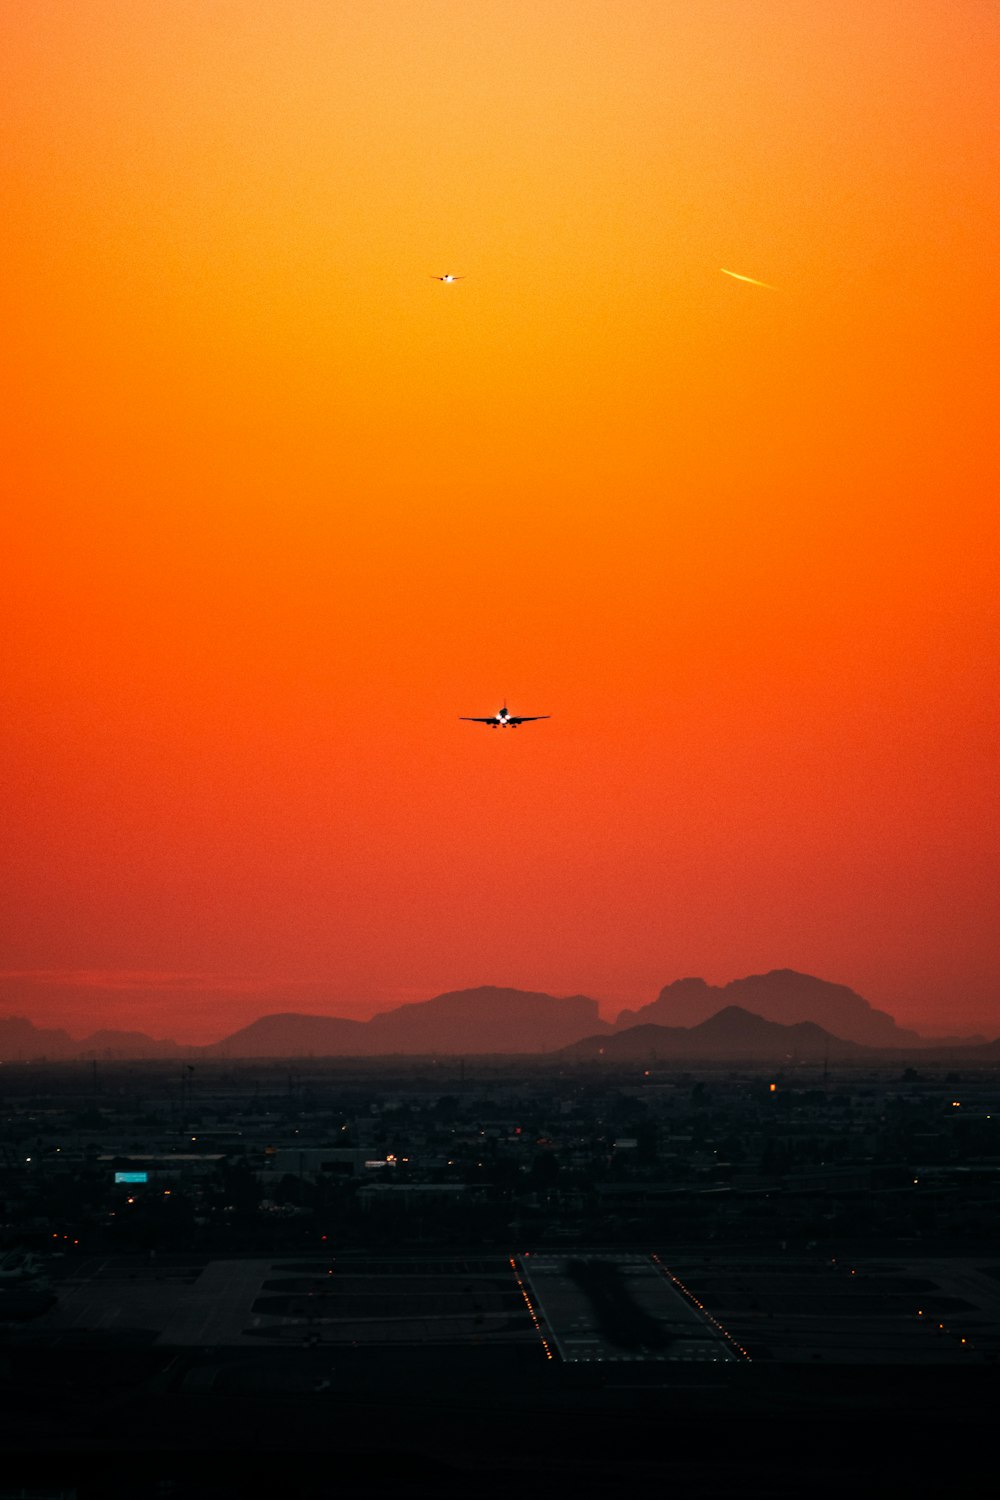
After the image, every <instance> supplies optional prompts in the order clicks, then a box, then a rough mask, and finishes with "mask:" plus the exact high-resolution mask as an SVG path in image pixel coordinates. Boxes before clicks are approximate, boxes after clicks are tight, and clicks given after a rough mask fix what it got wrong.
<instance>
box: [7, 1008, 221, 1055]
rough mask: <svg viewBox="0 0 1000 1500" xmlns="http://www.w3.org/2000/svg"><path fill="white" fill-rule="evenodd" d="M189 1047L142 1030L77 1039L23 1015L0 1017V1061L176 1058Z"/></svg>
mask: <svg viewBox="0 0 1000 1500" xmlns="http://www.w3.org/2000/svg"><path fill="white" fill-rule="evenodd" d="M190 1050H191V1049H190V1048H187V1047H181V1046H179V1045H178V1043H177V1042H172V1041H170V1040H169V1039H167V1040H164V1041H156V1040H154V1038H153V1037H151V1036H146V1035H145V1033H144V1032H141V1031H95V1032H94V1033H93V1034H92V1035H91V1036H87V1037H84V1038H83V1040H82V1041H80V1042H78V1041H76V1040H75V1038H74V1037H71V1036H70V1034H69V1032H68V1031H59V1030H52V1031H49V1030H45V1029H44V1028H43V1027H41V1026H35V1025H34V1023H33V1022H31V1021H28V1020H26V1019H25V1017H24V1016H4V1017H0V1062H41V1061H43V1060H46V1061H49V1062H70V1061H74V1060H77V1059H86V1060H87V1061H89V1060H90V1059H91V1058H97V1059H98V1060H101V1059H118V1058H122V1059H124V1058H158V1057H179V1056H182V1055H183V1054H185V1053H186V1052H188V1051H190Z"/></svg>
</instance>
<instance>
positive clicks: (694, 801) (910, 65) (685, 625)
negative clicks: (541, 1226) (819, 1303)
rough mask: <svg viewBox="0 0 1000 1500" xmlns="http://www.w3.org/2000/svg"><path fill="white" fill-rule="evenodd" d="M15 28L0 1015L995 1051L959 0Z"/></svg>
mask: <svg viewBox="0 0 1000 1500" xmlns="http://www.w3.org/2000/svg"><path fill="white" fill-rule="evenodd" d="M0 27H2V33H3V34H2V36H0V100H2V103H0V111H2V115H3V124H4V136H5V143H4V149H3V152H2V166H0V173H2V204H0V207H2V213H3V221H4V224H5V228H6V232H5V235H4V241H5V243H4V245H3V249H2V257H3V264H2V266H0V297H2V299H3V308H2V317H3V326H4V329H5V344H6V346H7V358H6V360H5V362H4V365H5V369H4V376H3V378H4V382H5V390H4V393H3V401H2V421H3V469H4V472H5V476H6V487H7V489H8V490H9V492H10V496H11V498H10V501H9V502H8V503H7V504H6V505H5V508H4V511H3V520H2V528H3V529H2V537H3V549H2V557H3V571H4V578H3V588H2V590H0V611H2V619H3V629H4V635H5V638H6V640H7V642H8V645H7V646H6V647H5V649H4V669H3V671H4V696H5V698H6V700H7V702H8V704H9V709H8V712H7V729H6V732H5V734H4V737H3V740H4V745H3V751H2V754H3V778H4V787H5V792H4V799H3V800H4V804H5V812H4V823H5V824H6V834H5V843H6V849H7V852H6V854H5V856H4V874H3V888H2V891H0V896H2V900H3V906H4V910H5V912H6V914H7V915H6V919H5V923H4V926H5V929H6V936H5V938H4V941H3V949H2V952H0V968H2V969H3V970H4V971H5V972H6V977H5V978H4V979H3V981H2V986H0V1012H19V1013H27V1014H29V1015H31V1016H32V1018H33V1019H35V1020H36V1021H37V1022H38V1024H45V1025H65V1026H67V1027H68V1028H69V1029H70V1030H73V1031H75V1032H77V1033H80V1032H82V1031H85V1030H87V1029H90V1028H91V1027H92V1026H95V1025H114V1026H129V1027H138V1028H141V1029H147V1030H149V1031H151V1032H153V1033H154V1034H166V1033H169V1034H173V1035H176V1036H178V1037H181V1038H184V1039H191V1040H206V1039H209V1038H211V1037H214V1036H217V1035H220V1034H222V1033H223V1032H225V1031H228V1030H231V1029H233V1028H234V1027H235V1026H237V1025H240V1024H243V1023H244V1022H246V1021H247V1020H249V1019H251V1018H252V1017H253V1016H254V1015H256V1014H259V1013H260V1012H262V1011H264V1010H272V1009H309V1010H326V1011H328V1012H332V1013H340V1014H345V1015H366V1014H368V1013H370V1012H371V1011H372V1010H375V1009H384V1008H386V1007H387V1006H389V1005H392V1004H396V1003H399V1002H401V1001H403V1000H409V999H421V998H425V997H426V996H428V995H431V994H434V993H436V992H438V991H440V990H444V989H451V988H458V987H462V986H466V985H473V984H479V983H496V984H512V985H517V986H521V987H524V988H532V989H546V990H550V991H553V992H556V993H569V992H573V991H583V992H585V993H589V994H592V995H594V996H595V997H596V998H598V999H599V1000H600V1001H601V1003H602V1008H603V1009H604V1011H605V1012H606V1013H607V1014H608V1015H613V1014H614V1013H615V1012H616V1011H617V1010H618V1009H619V1008H620V1007H621V1006H623V1005H635V1004H638V1003H643V1002H645V1001H647V1000H649V999H652V998H653V997H654V995H655V994H656V992H657V991H658V989H659V987H660V986H661V985H662V984H664V983H666V982H668V981H670V980H672V979H674V978H677V977H679V976H682V975H688V974H701V975H704V976H705V977H706V978H708V979H710V980H712V981H713V982H723V981H725V980H727V979H730V978H733V977H736V976H739V975H743V974H746V973H750V972H759V971H761V970H764V969H768V968H775V967H794V968H800V969H804V970H807V971H810V972H813V973H816V974H819V975H821V976H823V977H825V978H829V979H832V980H836V981H839V982H843V983H847V984H851V985H853V986H854V987H855V988H856V989H858V990H860V991H861V992H862V993H863V994H864V995H866V996H867V997H868V998H869V999H870V1000H871V1001H872V1002H873V1003H875V1004H878V1005H880V1006H882V1007H884V1008H887V1009H889V1010H891V1011H892V1012H893V1013H894V1014H896V1015H897V1017H898V1018H899V1019H900V1020H901V1021H903V1022H904V1023H910V1024H916V1025H918V1026H928V1027H931V1026H936V1027H948V1028H950V1027H954V1028H956V1029H962V1028H971V1027H978V1028H979V1029H983V1030H985V1031H987V1032H988V1033H989V1034H990V1035H996V1034H997V1033H998V1032H1000V1004H998V999H997V996H998V988H997V974H998V971H1000V951H998V948H1000V942H998V931H1000V924H998V923H997V921H996V895H995V893H996V890H997V888H998V880H997V875H998V871H997V862H998V857H997V827H998V819H997V813H998V807H997V790H998V781H997V770H996V765H997V761H996V746H997V741H998V732H997V731H998V725H997V717H998V714H997V702H998V695H997V687H998V684H997V681H996V678H997V647H998V629H997V613H998V612H997V602H996V601H997V592H998V579H997V571H998V570H997V519H996V515H997V511H996V496H997V489H998V486H997V451H996V429H997V418H996V385H997V377H996V369H997V355H998V341H997V329H998V292H997V288H998V284H1000V243H998V242H1000V232H998V231H1000V214H998V211H997V207H996V184H997V180H998V166H1000V161H998V158H1000V133H998V130H997V126H998V115H1000V107H998V104H997V101H998V99H1000V21H998V13H997V9H996V6H995V5H994V4H993V3H992V0H991V3H985V0H983V3H979V0H960V3H956V0H922V3H920V4H913V5H909V4H900V3H885V4H877V5H872V4H871V3H870V0H810V3H808V4H798V3H791V0H785V3H782V0H768V3H764V0H759V3H758V0H741V3H740V4H738V5H737V4H733V3H730V0H714V3H713V0H691V3H685V4H683V5H672V4H667V3H665V0H657V3H644V0H626V3H622V0H461V3H460V0H420V3H417V0H282V3H281V4H280V5H276V4H274V3H272V0H232V3H222V0H129V3H127V4H124V5H123V4H120V3H117V0H115V3H113V0H82V3H80V4H74V5H66V4H64V3H62V0H7V3H6V4H5V6H4V7H3V11H2V14H0ZM722 267H726V268H728V269H730V270H733V271H736V272H739V273H741V274H743V275H748V276H752V277H756V278H758V279H760V280H762V281H765V282H769V283H772V284H773V286H774V287H775V288H776V290H773V291H772V290H767V289H765V288H761V287H757V286H753V285H750V284H749V283H744V282H738V281H735V280H733V279H731V278H729V277H726V276H724V275H722V274H720V271H721V268H722ZM446 271H452V272H455V273H457V274H461V275H463V276H464V277H465V278H466V279H465V280H463V281H462V282H460V283H458V284H457V285H455V286H450V287H448V286H443V285H442V284H440V283H439V282H437V281H434V280H432V279H431V278H432V276H433V275H435V274H441V273H443V272H446ZM504 694H506V695H507V698H508V702H509V703H510V705H511V707H512V708H513V709H514V710H515V711H518V712H522V713H550V714H551V715H552V718H551V719H550V720H549V722H547V723H545V724H538V725H534V726H526V727H525V728H523V729H521V730H519V731H518V732H517V733H510V732H504V733H498V734H494V733H492V732H490V731H488V730H486V729H481V728H479V727H478V726H476V725H470V724H461V723H459V721H458V717H457V716H458V715H459V714H487V713H491V712H493V711H494V710H495V709H496V708H497V707H498V706H499V703H500V701H501V699H502V697H503V695H504Z"/></svg>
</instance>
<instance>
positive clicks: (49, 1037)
mask: <svg viewBox="0 0 1000 1500" xmlns="http://www.w3.org/2000/svg"><path fill="white" fill-rule="evenodd" d="M76 1048H77V1043H76V1042H75V1041H74V1040H73V1038H72V1037H71V1036H70V1034H69V1032H68V1031H46V1030H43V1029H42V1027H40V1026H35V1025H33V1024H32V1022H31V1021H29V1020H28V1019H27V1018H26V1017H25V1016H3V1017H2V1018H0V1062H34V1061H35V1060H36V1059H41V1058H43V1057H44V1058H51V1059H53V1060H54V1061H58V1060H60V1059H62V1058H70V1057H76V1055H77V1053H76Z"/></svg>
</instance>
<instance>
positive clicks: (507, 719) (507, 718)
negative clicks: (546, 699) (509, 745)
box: [458, 703, 552, 729]
mask: <svg viewBox="0 0 1000 1500" xmlns="http://www.w3.org/2000/svg"><path fill="white" fill-rule="evenodd" d="M458 717H459V718H460V719H461V720H462V723H463V724H488V725H489V726H490V728H491V729H516V728H517V726H518V725H519V724H533V723H534V722H535V720H536V719H550V718H551V717H552V715H551V714H520V715H518V716H516V715H514V714H511V713H509V712H508V710H507V705H506V703H505V704H504V706H503V708H502V709H501V710H500V712H499V713H497V714H494V715H493V717H492V719H472V718H470V717H469V716H468V714H459V716H458Z"/></svg>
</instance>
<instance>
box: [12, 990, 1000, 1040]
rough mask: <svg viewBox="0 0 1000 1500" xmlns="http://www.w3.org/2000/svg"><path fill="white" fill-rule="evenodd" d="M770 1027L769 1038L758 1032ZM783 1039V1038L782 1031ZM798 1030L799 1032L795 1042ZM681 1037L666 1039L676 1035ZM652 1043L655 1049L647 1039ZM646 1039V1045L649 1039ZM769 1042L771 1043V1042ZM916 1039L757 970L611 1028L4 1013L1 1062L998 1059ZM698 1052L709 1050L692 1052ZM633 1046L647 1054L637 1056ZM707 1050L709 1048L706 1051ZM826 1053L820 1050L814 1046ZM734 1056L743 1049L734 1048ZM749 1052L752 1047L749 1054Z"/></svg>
mask: <svg viewBox="0 0 1000 1500" xmlns="http://www.w3.org/2000/svg"><path fill="white" fill-rule="evenodd" d="M767 1024H772V1025H774V1026H776V1027H777V1028H778V1030H777V1031H772V1032H770V1033H767V1032H765V1031H762V1030H761V1029H760V1027H761V1026H766V1025H767ZM779 1032H780V1035H779ZM792 1033H795V1034H794V1035H793V1034H792ZM671 1036H672V1037H673V1038H674V1041H672V1042H671V1041H669V1038H670V1037H671ZM650 1037H651V1038H652V1041H651V1042H650ZM644 1038H645V1040H644ZM765 1039H766V1041H765ZM979 1041H980V1039H979V1038H961V1037H935V1038H933V1039H930V1038H926V1037H922V1036H919V1035H918V1034H917V1032H915V1031H908V1030H906V1029H905V1028H904V1027H902V1026H897V1025H896V1022H895V1021H894V1020H893V1018H892V1017H891V1016H889V1015H887V1014H886V1013H885V1012H884V1011H879V1010H875V1009H873V1007H872V1006H871V1005H869V1003H868V1001H867V1000H865V999H863V998H862V997H861V996H860V995H857V994H855V992H854V991H853V990H851V989H848V988H847V987H846V985H841V984H830V983H828V982H827V981H826V980H823V979H816V978H814V977H813V976H811V975H809V974H797V973H795V972H794V970H791V969H776V970H774V971H773V972H772V973H770V974H753V975H750V976H749V977H748V978H746V979H735V980H733V981H732V983H731V984H727V985H722V986H720V987H716V986H713V985H709V984H706V983H705V981H704V980H703V979H679V980H677V981H676V982H675V983H674V984H669V985H667V986H666V987H665V988H664V989H663V990H662V991H661V992H660V995H659V997H658V998H657V999H656V1000H654V1001H653V1002H652V1003H651V1004H649V1005H644V1006H642V1007H641V1008H640V1009H639V1010H623V1011H622V1012H621V1013H620V1015H619V1016H618V1018H617V1020H616V1021H615V1023H614V1026H611V1025H610V1024H609V1023H608V1022H606V1021H603V1020H602V1019H601V1017H600V1015H599V1013H598V1007H597V1001H596V1000H591V999H590V998H589V997H588V996H586V995H569V996H565V997H561V998H560V997H557V996H554V995H548V994H545V993H542V992H539V991H534V990H514V989H502V988H498V987H496V986H494V985H482V986H480V987H479V988H478V989H471V990H452V991H449V992H448V993H446V994H443V995H437V996H435V997H434V998H433V999H432V1000H422V1001H417V1002H414V1003H412V1004H409V1005H399V1006H396V1007H395V1008H394V1009H393V1010H387V1011H382V1012H381V1013H380V1014H378V1015H376V1016H373V1017H372V1018H371V1020H369V1021H354V1020H349V1019H347V1018H345V1017H341V1016H317V1015H302V1014H299V1013H295V1012H288V1013H284V1014H275V1015H267V1016H261V1017H259V1019H258V1020H256V1021H253V1022H252V1023H251V1024H250V1025H249V1026H244V1027H242V1028H241V1030H239V1031H235V1032H233V1033H232V1034H231V1035H230V1036H227V1037H223V1038H222V1040H221V1041H218V1042H212V1043H210V1044H209V1045H208V1046H205V1047H194V1046H182V1045H180V1044H178V1043H177V1042H174V1041H170V1040H169V1039H167V1040H163V1041H157V1040H154V1039H153V1038H152V1037H149V1036H146V1035H145V1034H144V1033H143V1032H141V1031H95V1032H94V1033H93V1034H92V1035H91V1036H88V1037H85V1038H84V1039H83V1040H82V1041H76V1040H75V1039H74V1038H73V1037H71V1036H70V1035H69V1033H68V1032H66V1031H61V1030H45V1029H43V1028H41V1027H37V1026H35V1025H34V1024H33V1023H32V1022H31V1021H29V1020H27V1019H26V1018H25V1017H23V1016H8V1017H6V1018H2V1017H0V1062H32V1061H36V1060H37V1061H41V1060H42V1059H48V1060H50V1061H53V1062H60V1061H69V1060H72V1059H85V1060H86V1059H90V1058H97V1059H116V1058H121V1059H137V1060H138V1059H154V1058H166V1059H169V1058H174V1057H187V1058H192V1059H196V1058H199V1057H204V1058H206V1059H210V1058H213V1057H233V1058H236V1057H259V1058H264V1057H268V1058H271V1057H273V1058H282V1057H307V1056H312V1057H378V1056H387V1055H391V1054H400V1055H404V1056H405V1055H410V1056H413V1055H424V1056H426V1055H428V1054H436V1055H440V1056H448V1055H451V1056H476V1055H482V1054H487V1053H494V1054H507V1055H510V1054H525V1055H531V1054H540V1053H547V1052H560V1051H562V1050H563V1049H566V1048H572V1047H573V1046H574V1045H575V1044H577V1043H579V1044H580V1047H581V1048H582V1049H583V1050H582V1052H581V1054H580V1055H581V1056H583V1055H589V1054H588V1051H587V1049H588V1048H590V1049H591V1050H594V1049H599V1048H600V1047H601V1046H603V1047H604V1050H605V1055H606V1056H608V1057H632V1056H642V1055H643V1054H642V1051H641V1049H642V1047H643V1046H644V1045H646V1044H647V1043H648V1044H649V1045H655V1046H656V1047H657V1048H661V1049H662V1048H667V1047H671V1048H673V1049H674V1050H673V1051H670V1052H669V1053H667V1052H663V1053H662V1055H663V1056H667V1055H669V1056H677V1057H694V1056H701V1057H706V1058H707V1057H714V1056H719V1057H723V1056H726V1057H743V1056H761V1057H764V1056H766V1057H769V1058H770V1057H774V1056H775V1055H776V1054H775V1053H774V1052H773V1051H771V1052H767V1051H764V1052H760V1053H758V1052H755V1051H754V1050H753V1049H754V1048H756V1047H758V1046H760V1047H765V1046H766V1047H771V1048H773V1047H776V1046H779V1045H780V1047H781V1048H782V1049H784V1052H786V1053H793V1054H794V1055H796V1056H798V1057H800V1058H802V1057H804V1056H805V1055H806V1054H807V1051H808V1055H810V1056H813V1055H815V1056H829V1057H831V1058H835V1057H845V1056H853V1055H854V1053H848V1052H844V1051H843V1050H841V1049H840V1048H839V1046H838V1045H837V1044H838V1043H841V1042H842V1043H845V1044H852V1043H853V1044H856V1045H857V1047H859V1048H881V1049H889V1050H892V1051H894V1052H899V1051H900V1050H909V1049H914V1050H915V1049H918V1048H920V1049H923V1050H925V1051H926V1050H933V1051H934V1052H935V1053H948V1054H949V1055H952V1054H958V1053H961V1054H962V1055H967V1056H969V1057H970V1058H972V1057H975V1056H978V1057H979V1058H980V1059H981V1060H982V1061H984V1062H985V1061H989V1060H991V1059H992V1058H994V1057H997V1056H1000V1041H997V1042H993V1043H989V1044H986V1045H985V1046H983V1045H980V1046H979V1047H977V1046H976V1045H975V1043H976V1042H979ZM690 1046H697V1047H699V1048H701V1049H702V1050H701V1051H700V1052H697V1053H696V1052H692V1051H690V1050H689V1048H690ZM632 1048H636V1049H639V1050H638V1051H635V1052H633V1051H632V1050H630V1049H632ZM706 1048H707V1049H708V1050H705V1049H706ZM816 1048H819V1051H816V1050H815V1049H816ZM734 1049H735V1050H734ZM747 1049H749V1050H747Z"/></svg>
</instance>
